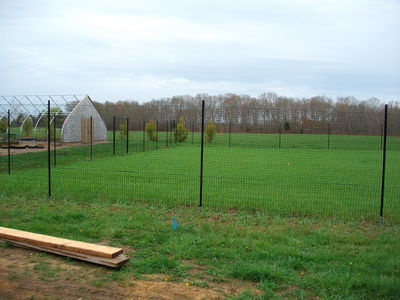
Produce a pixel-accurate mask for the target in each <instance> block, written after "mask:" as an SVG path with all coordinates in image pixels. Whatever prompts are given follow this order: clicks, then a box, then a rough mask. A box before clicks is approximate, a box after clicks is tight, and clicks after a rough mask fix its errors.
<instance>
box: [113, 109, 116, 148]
mask: <svg viewBox="0 0 400 300" xmlns="http://www.w3.org/2000/svg"><path fill="white" fill-rule="evenodd" d="M115 123H116V118H115V116H113V155H115Z"/></svg>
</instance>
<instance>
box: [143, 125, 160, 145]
mask: <svg viewBox="0 0 400 300" xmlns="http://www.w3.org/2000/svg"><path fill="white" fill-rule="evenodd" d="M145 130H146V132H147V137H148V138H149V140H150V141H157V140H158V136H157V124H156V122H154V120H150V121H149V122H148V123H147V124H146V126H145Z"/></svg>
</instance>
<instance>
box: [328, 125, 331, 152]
mask: <svg viewBox="0 0 400 300" xmlns="http://www.w3.org/2000/svg"><path fill="white" fill-rule="evenodd" d="M330 147H331V123H329V124H328V149H330Z"/></svg>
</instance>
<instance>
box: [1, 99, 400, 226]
mask: <svg viewBox="0 0 400 300" xmlns="http://www.w3.org/2000/svg"><path fill="white" fill-rule="evenodd" d="M82 101H83V100H82ZM79 103H80V104H78V101H75V103H74V104H71V103H70V102H66V104H63V105H54V104H53V105H52V102H51V101H50V102H49V103H45V104H40V105H39V104H35V108H34V109H33V108H29V105H31V104H25V105H24V106H27V107H28V109H25V108H24V111H25V113H22V111H23V110H22V109H20V108H16V106H13V107H12V108H13V109H14V111H12V109H10V108H7V106H6V105H5V104H3V105H2V106H3V108H4V109H5V110H6V112H7V114H5V113H3V115H2V116H1V118H2V120H4V118H6V119H7V120H6V121H7V122H6V123H7V126H6V130H5V132H3V138H2V140H1V148H2V149H1V150H0V151H1V152H0V154H1V156H0V162H1V166H0V177H1V182H2V188H1V191H0V192H1V193H5V194H11V193H12V194H17V195H24V196H28V197H41V196H45V195H48V194H51V197H53V198H55V199H56V198H65V199H74V200H76V201H118V202H124V203H132V204H133V203H135V202H138V201H140V202H148V203H163V204H165V205H171V206H176V205H179V206H197V205H200V206H204V207H210V208H215V209H234V210H235V209H245V210H262V211H266V212H269V213H271V214H282V215H299V216H323V217H338V218H347V219H354V218H355V219H360V218H364V219H372V220H376V219H378V218H379V216H380V214H382V215H383V216H384V217H385V219H387V220H390V221H393V222H399V221H400V201H399V199H400V187H399V184H398V182H399V179H400V168H399V166H400V113H399V111H390V109H389V112H388V113H387V115H386V117H385V111H384V110H382V109H379V110H377V111H375V112H338V111H312V112H310V111H301V110H273V109H269V110H266V109H261V108H257V107H256V108H243V107H235V106H230V107H228V108H227V107H215V106H212V107H208V106H207V102H205V103H204V102H203V103H204V108H202V104H203V103H202V102H201V101H199V102H198V105H195V106H191V107H179V106H178V107H176V106H174V107H172V106H165V105H159V106H156V107H146V105H142V106H136V107H135V106H132V105H123V104H119V105H114V104H110V103H105V104H100V103H92V102H91V101H90V102H84V101H83V102H79ZM9 110H10V116H8V111H9ZM35 110H36V113H35ZM28 113H29V114H28ZM29 118H30V119H31V120H29ZM8 120H9V121H8ZM27 120H29V121H27ZM27 122H30V123H32V127H34V130H33V128H32V129H31V130H30V129H29V127H30V126H29V125H26V124H27ZM24 124H25V125H24ZM11 139H14V141H13V142H11V141H10V140H11ZM384 159H385V164H384ZM384 167H385V170H383V169H384ZM383 171H384V172H383ZM8 173H9V174H8ZM383 180H384V182H383ZM382 207H383V209H382Z"/></svg>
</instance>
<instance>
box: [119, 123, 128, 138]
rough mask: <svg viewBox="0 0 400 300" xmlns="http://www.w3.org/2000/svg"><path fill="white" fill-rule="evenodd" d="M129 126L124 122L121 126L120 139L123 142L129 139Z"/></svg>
mask: <svg viewBox="0 0 400 300" xmlns="http://www.w3.org/2000/svg"><path fill="white" fill-rule="evenodd" d="M127 127H128V126H127V124H126V121H122V122H121V124H119V137H120V139H121V140H126V138H127V137H128V135H127V129H128V128H127Z"/></svg>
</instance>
